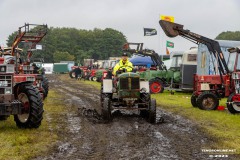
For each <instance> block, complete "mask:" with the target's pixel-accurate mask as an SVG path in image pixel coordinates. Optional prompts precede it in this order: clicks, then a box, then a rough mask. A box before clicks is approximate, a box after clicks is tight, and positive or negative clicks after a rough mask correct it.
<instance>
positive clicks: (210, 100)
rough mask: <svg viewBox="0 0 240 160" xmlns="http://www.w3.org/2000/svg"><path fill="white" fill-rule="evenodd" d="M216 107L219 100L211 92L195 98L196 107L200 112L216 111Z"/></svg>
mask: <svg viewBox="0 0 240 160" xmlns="http://www.w3.org/2000/svg"><path fill="white" fill-rule="evenodd" d="M218 105H219V99H218V97H217V96H216V95H215V94H214V93H212V92H203V93H202V94H200V95H199V96H198V98H197V106H198V108H200V109H202V110H216V109H217V107H218Z"/></svg>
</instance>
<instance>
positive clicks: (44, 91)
mask: <svg viewBox="0 0 240 160" xmlns="http://www.w3.org/2000/svg"><path fill="white" fill-rule="evenodd" d="M33 27H34V28H33ZM46 34H47V25H36V24H25V25H24V26H22V27H19V30H18V33H17V35H16V37H15V39H14V41H13V43H12V46H11V47H10V49H11V51H10V54H11V56H12V58H13V60H14V58H15V57H16V58H15V59H16V61H13V62H11V61H9V63H12V64H13V63H14V64H15V67H16V71H15V73H16V74H15V81H16V82H24V78H22V77H27V76H33V77H35V78H34V79H32V80H34V82H33V84H34V85H35V86H37V87H38V89H39V91H40V93H41V95H42V97H43V99H44V98H46V97H47V95H48V79H47V78H46V76H45V74H44V72H41V70H36V68H35V67H36V66H31V65H30V63H31V57H32V54H33V51H34V50H36V49H35V48H36V45H37V44H38V43H39V42H40V41H41V40H42V38H43V37H44V36H45V35H46ZM20 43H24V44H25V45H28V49H27V57H26V59H25V61H23V57H20V56H23V52H22V51H21V50H20V49H18V48H17V46H18V45H19V44H20ZM9 58H11V57H9ZM34 68H35V69H34Z"/></svg>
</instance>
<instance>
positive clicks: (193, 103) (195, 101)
mask: <svg viewBox="0 0 240 160" xmlns="http://www.w3.org/2000/svg"><path fill="white" fill-rule="evenodd" d="M191 104H192V106H193V107H197V96H196V95H195V94H194V93H193V94H192V96H191Z"/></svg>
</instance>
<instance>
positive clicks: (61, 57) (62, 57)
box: [53, 51, 75, 63]
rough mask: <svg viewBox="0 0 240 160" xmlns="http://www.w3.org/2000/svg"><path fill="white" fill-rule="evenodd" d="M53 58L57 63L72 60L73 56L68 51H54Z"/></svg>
mask: <svg viewBox="0 0 240 160" xmlns="http://www.w3.org/2000/svg"><path fill="white" fill-rule="evenodd" d="M53 59H54V62H55V63H58V62H60V61H73V60H74V59H75V57H74V56H73V55H71V54H69V53H68V52H60V51H56V52H54V54H53Z"/></svg>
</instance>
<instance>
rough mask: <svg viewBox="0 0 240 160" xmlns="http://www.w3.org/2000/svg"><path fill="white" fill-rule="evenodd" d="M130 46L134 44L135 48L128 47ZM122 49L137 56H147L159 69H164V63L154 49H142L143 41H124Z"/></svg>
mask: <svg viewBox="0 0 240 160" xmlns="http://www.w3.org/2000/svg"><path fill="white" fill-rule="evenodd" d="M130 46H135V49H132V48H130ZM123 51H124V52H129V53H131V54H135V55H139V56H149V57H151V59H152V61H153V63H154V65H156V66H158V67H159V69H160V70H163V69H164V63H163V62H162V60H161V57H160V56H159V55H158V54H157V53H156V52H155V51H154V50H151V49H143V43H126V44H124V46H123Z"/></svg>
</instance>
